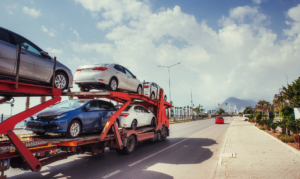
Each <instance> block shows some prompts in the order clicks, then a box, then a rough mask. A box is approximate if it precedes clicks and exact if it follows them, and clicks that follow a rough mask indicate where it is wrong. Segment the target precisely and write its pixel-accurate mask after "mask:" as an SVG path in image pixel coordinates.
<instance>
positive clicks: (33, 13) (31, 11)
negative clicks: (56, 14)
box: [23, 6, 41, 18]
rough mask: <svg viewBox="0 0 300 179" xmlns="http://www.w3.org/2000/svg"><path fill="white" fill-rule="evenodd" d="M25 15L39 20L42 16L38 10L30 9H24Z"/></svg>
mask: <svg viewBox="0 0 300 179" xmlns="http://www.w3.org/2000/svg"><path fill="white" fill-rule="evenodd" d="M23 13H24V14H27V15H29V16H31V17H34V18H37V17H39V16H40V15H41V12H40V11H38V10H35V9H34V8H28V7H26V6H25V7H23Z"/></svg>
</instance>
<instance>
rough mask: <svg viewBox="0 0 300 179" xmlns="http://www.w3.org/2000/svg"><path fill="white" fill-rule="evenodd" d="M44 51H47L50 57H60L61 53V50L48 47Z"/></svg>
mask: <svg viewBox="0 0 300 179" xmlns="http://www.w3.org/2000/svg"><path fill="white" fill-rule="evenodd" d="M46 50H47V52H48V54H49V55H50V56H56V55H60V54H61V53H62V52H63V50H59V49H55V48H49V47H48V48H46Z"/></svg>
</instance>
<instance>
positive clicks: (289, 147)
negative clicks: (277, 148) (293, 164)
mask: <svg viewBox="0 0 300 179" xmlns="http://www.w3.org/2000/svg"><path fill="white" fill-rule="evenodd" d="M251 125H252V124H251ZM252 126H253V125H252ZM253 127H255V126H253ZM255 128H256V129H257V130H259V131H261V132H262V133H264V134H266V135H267V136H269V137H270V138H271V139H272V140H274V139H276V140H274V141H276V142H278V143H280V144H281V145H283V146H284V147H285V148H287V149H289V150H291V151H292V152H294V153H295V154H296V155H298V156H299V157H300V151H298V150H297V149H295V148H294V147H292V146H289V145H288V144H286V143H284V142H282V141H281V140H279V139H278V138H276V137H274V136H272V135H270V134H268V133H267V132H264V131H262V130H260V129H259V128H257V127H255Z"/></svg>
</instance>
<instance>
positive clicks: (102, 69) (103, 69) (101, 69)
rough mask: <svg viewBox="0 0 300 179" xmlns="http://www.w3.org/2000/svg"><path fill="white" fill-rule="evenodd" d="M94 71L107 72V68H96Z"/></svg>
mask: <svg viewBox="0 0 300 179" xmlns="http://www.w3.org/2000/svg"><path fill="white" fill-rule="evenodd" d="M93 70H99V71H105V70H107V68H105V67H95V68H93Z"/></svg>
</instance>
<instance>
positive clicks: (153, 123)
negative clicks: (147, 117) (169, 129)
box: [151, 118, 155, 127]
mask: <svg viewBox="0 0 300 179" xmlns="http://www.w3.org/2000/svg"><path fill="white" fill-rule="evenodd" d="M151 126H152V127H155V118H152V120H151Z"/></svg>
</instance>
